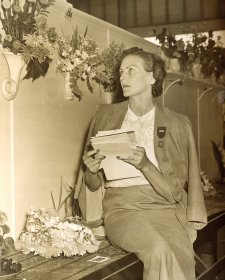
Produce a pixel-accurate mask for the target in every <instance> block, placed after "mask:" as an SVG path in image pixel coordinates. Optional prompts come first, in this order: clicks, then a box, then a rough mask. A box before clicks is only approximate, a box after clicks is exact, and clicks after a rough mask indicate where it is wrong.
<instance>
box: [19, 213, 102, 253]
mask: <svg viewBox="0 0 225 280" xmlns="http://www.w3.org/2000/svg"><path fill="white" fill-rule="evenodd" d="M98 246H99V241H97V240H96V239H95V237H94V235H93V233H92V231H91V229H89V228H88V227H86V226H85V225H83V224H82V223H81V222H80V221H79V220H78V219H77V218H76V219H75V218H71V219H70V218H67V219H66V218H61V217H59V216H58V214H57V213H56V212H55V211H54V210H49V209H44V208H41V209H37V210H35V209H31V210H30V213H29V214H28V216H27V221H26V228H25V230H24V231H23V232H22V233H21V234H20V236H19V239H18V241H17V242H16V243H15V248H16V249H17V250H22V251H23V253H24V254H29V253H30V252H34V253H35V254H39V255H41V256H43V257H45V258H51V257H57V256H59V255H61V254H63V255H64V256H66V257H71V256H74V255H81V256H82V255H84V254H85V253H86V252H88V253H93V252H95V251H96V250H97V249H98Z"/></svg>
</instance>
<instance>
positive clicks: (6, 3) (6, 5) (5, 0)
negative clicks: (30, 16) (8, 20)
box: [2, 0, 11, 9]
mask: <svg viewBox="0 0 225 280" xmlns="http://www.w3.org/2000/svg"><path fill="white" fill-rule="evenodd" d="M2 6H3V7H4V8H5V9H9V8H10V7H11V2H10V1H9V0H3V1H2Z"/></svg>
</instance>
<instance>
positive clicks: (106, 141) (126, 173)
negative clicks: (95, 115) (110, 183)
mask: <svg viewBox="0 0 225 280" xmlns="http://www.w3.org/2000/svg"><path fill="white" fill-rule="evenodd" d="M91 143H92V146H93V148H94V149H95V150H97V149H99V150H100V152H99V153H100V154H102V155H104V156H105V159H104V160H103V161H102V164H101V167H102V168H103V170H104V172H105V176H106V179H107V180H117V179H123V178H132V177H137V176H140V175H141V173H140V171H139V170H137V169H136V168H135V167H134V166H132V165H131V164H129V163H126V162H124V161H122V160H119V159H117V158H116V157H117V156H123V155H129V156H133V151H132V147H133V146H135V145H136V139H135V133H134V131H127V130H123V129H116V130H108V131H99V132H98V133H97V136H95V137H92V138H91Z"/></svg>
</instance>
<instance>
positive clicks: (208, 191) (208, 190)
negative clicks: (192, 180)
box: [200, 171, 216, 196]
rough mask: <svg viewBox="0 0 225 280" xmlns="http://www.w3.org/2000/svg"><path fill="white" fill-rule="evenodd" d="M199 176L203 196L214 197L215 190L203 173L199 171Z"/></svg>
mask: <svg viewBox="0 0 225 280" xmlns="http://www.w3.org/2000/svg"><path fill="white" fill-rule="evenodd" d="M200 176H201V183H202V189H203V193H204V195H206V196H207V195H214V194H215V193H216V190H215V188H214V187H213V185H212V184H211V182H210V180H209V179H208V177H207V175H206V174H205V172H203V171H201V172H200Z"/></svg>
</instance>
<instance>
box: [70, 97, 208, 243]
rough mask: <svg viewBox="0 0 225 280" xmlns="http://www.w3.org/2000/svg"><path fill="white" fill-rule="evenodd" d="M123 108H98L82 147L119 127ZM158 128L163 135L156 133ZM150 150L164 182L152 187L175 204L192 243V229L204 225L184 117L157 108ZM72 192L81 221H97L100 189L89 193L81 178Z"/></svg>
mask: <svg viewBox="0 0 225 280" xmlns="http://www.w3.org/2000/svg"><path fill="white" fill-rule="evenodd" d="M127 108H128V102H127V101H124V102H121V103H116V104H110V105H102V106H101V107H100V109H99V110H98V112H97V113H96V115H95V117H94V118H93V120H92V122H91V125H90V129H89V135H88V140H87V144H86V147H88V146H89V144H90V137H91V136H94V135H96V133H97V132H98V131H99V130H110V129H118V128H120V127H121V125H122V122H123V120H124V117H125V114H126V112H127ZM161 128H163V131H164V132H165V133H162V134H161V133H160V130H161ZM154 147H155V155H156V158H157V160H158V164H159V167H160V170H161V172H162V174H163V175H164V177H165V178H166V179H167V180H166V181H167V184H165V180H164V184H162V185H161V184H159V185H157V186H155V188H156V189H157V188H161V189H162V188H163V193H164V197H165V198H166V199H167V200H168V201H169V202H171V203H176V204H177V207H176V211H175V214H176V216H177V218H178V220H179V221H180V222H181V223H182V225H183V226H184V227H185V229H186V230H187V232H188V234H189V236H190V238H191V240H192V241H193V240H195V238H196V230H198V229H201V228H202V227H204V226H205V225H206V223H207V215H206V210H205V203H204V197H203V192H202V187H201V179H200V172H199V166H198V159H197V153H196V148H195V141H194V137H193V133H192V129H191V124H190V121H189V120H188V118H187V117H186V116H184V115H181V114H179V113H176V112H173V111H171V110H169V109H168V108H165V107H161V106H158V105H157V106H156V113H155V130H154ZM80 178H82V172H81V174H80ZM75 193H76V196H77V197H79V202H80V206H81V210H82V213H83V216H84V217H85V219H86V220H87V221H93V220H98V219H100V218H101V215H102V199H103V197H104V186H103V187H102V188H100V189H99V190H98V191H96V192H90V191H89V190H88V189H87V187H86V186H85V184H84V182H83V180H82V179H81V180H80V182H79V180H78V185H77V189H76V191H75Z"/></svg>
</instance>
